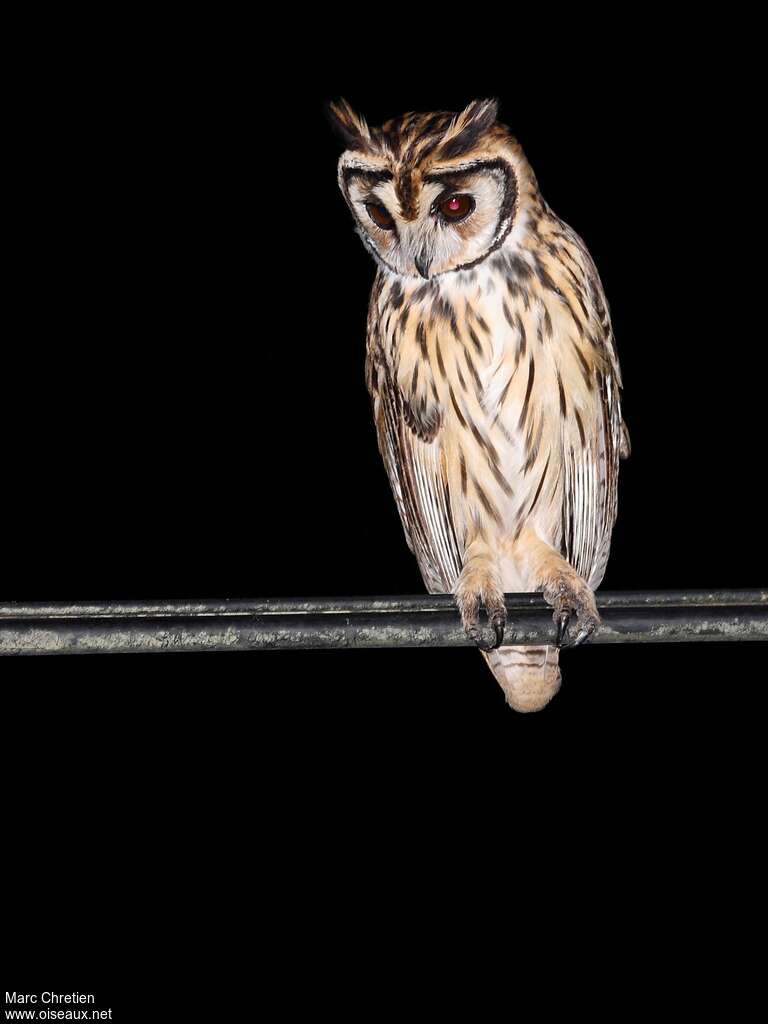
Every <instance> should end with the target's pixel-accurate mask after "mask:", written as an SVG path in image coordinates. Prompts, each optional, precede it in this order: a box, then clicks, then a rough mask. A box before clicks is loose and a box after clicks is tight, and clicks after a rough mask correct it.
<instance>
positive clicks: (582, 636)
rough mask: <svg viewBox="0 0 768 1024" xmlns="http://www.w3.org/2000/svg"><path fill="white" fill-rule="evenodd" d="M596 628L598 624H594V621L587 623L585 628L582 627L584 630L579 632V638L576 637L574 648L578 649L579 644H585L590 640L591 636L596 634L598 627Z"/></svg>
mask: <svg viewBox="0 0 768 1024" xmlns="http://www.w3.org/2000/svg"><path fill="white" fill-rule="evenodd" d="M596 626H597V623H596V622H594V621H592V620H591V619H590V620H589V621H588V622H587V624H586V626H583V627H582V628H581V629H580V630H579V633H578V636H577V637H576V639H575V640H574V641H573V644H572V646H573V647H578V646H579V644H583V643H584V641H585V640H588V639H589V637H591V636H592V634H593V633H594V632H595V627H596Z"/></svg>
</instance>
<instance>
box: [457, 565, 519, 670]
mask: <svg viewBox="0 0 768 1024" xmlns="http://www.w3.org/2000/svg"><path fill="white" fill-rule="evenodd" d="M456 604H457V605H458V608H459V612H460V614H461V622H462V625H463V626H464V632H465V633H466V634H467V636H468V637H469V639H470V640H471V641H472V642H473V643H475V644H477V646H478V647H479V648H480V650H481V651H492V650H494V649H495V648H496V647H500V646H501V644H502V642H503V640H504V627H505V626H506V624H507V609H506V606H505V604H504V594H503V593H502V591H501V589H500V588H499V587H498V585H497V583H496V581H495V580H494V579H492V578H489V577H488V576H484V575H481V573H479V572H477V571H473V572H464V573H462V575H461V577H460V579H459V583H458V585H457V587H456ZM481 605H482V606H483V607H484V608H485V613H486V615H487V616H488V623H489V624H490V626H491V628H492V629H493V636H494V642H492V643H489V641H488V638H487V635H484V632H483V628H482V626H481V625H480V608H481Z"/></svg>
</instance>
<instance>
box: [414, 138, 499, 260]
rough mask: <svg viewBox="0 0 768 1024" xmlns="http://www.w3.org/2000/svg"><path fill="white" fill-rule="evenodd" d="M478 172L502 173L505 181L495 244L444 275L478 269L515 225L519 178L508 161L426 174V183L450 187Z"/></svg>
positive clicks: (484, 162)
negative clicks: (452, 182) (479, 264)
mask: <svg viewBox="0 0 768 1024" xmlns="http://www.w3.org/2000/svg"><path fill="white" fill-rule="evenodd" d="M478 171H481V172H482V171H500V172H501V174H502V176H503V179H504V198H503V199H502V201H501V209H500V210H499V217H498V220H497V221H496V228H495V230H494V236H493V242H491V244H490V246H489V247H488V248H487V249H486V250H485V252H483V253H481V254H480V256H478V257H477V259H475V260H470V261H469V262H468V263H462V264H460V265H459V266H458V267H451V269H450V270H444V271H442V273H444V274H452V273H455V272H456V271H457V270H471V269H472V267H476V266H477V265H478V263H482V262H483V260H486V259H487V258H488V257H489V256H490V255H491V253H493V252H496V250H497V249H498V248H499V247H500V246H501V245H503V244H504V241H505V239H506V238H507V235H508V234H509V232H510V231H511V230H512V225H513V224H514V223H515V211H516V209H517V177H516V175H515V172H514V171H513V170H512V166H511V164H509V163H508V162H507V161H506V160H502V159H501V158H500V157H497V158H496V159H495V160H478V161H476V162H475V163H472V164H467V165H466V166H465V167H462V168H461V169H457V170H455V171H440V172H438V173H436V174H425V175H424V182H425V183H427V182H434V183H435V184H439V185H446V186H448V187H450V184H451V181H456V179H457V178H460V177H462V176H464V177H466V175H467V174H476V173H477V172H478ZM454 191H456V190H454ZM459 223H461V222H459ZM505 225H506V227H505ZM434 276H435V277H439V276H440V274H435V275H434Z"/></svg>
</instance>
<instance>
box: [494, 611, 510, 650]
mask: <svg viewBox="0 0 768 1024" xmlns="http://www.w3.org/2000/svg"><path fill="white" fill-rule="evenodd" d="M506 624H507V610H506V608H501V609H499V611H497V612H494V613H493V615H492V616H491V625H492V626H493V632H494V634H495V636H496V643H495V644H494V645H493V646H494V647H501V645H502V643H503V641H504V627H505V626H506Z"/></svg>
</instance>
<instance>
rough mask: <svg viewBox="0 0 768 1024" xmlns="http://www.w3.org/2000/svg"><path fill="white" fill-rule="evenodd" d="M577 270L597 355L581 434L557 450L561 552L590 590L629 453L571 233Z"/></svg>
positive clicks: (598, 315) (583, 259) (599, 313)
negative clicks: (588, 418)
mask: <svg viewBox="0 0 768 1024" xmlns="http://www.w3.org/2000/svg"><path fill="white" fill-rule="evenodd" d="M571 234H572V238H573V239H574V241H575V242H576V243H577V245H576V246H575V247H574V248H575V249H576V252H577V255H578V257H579V259H578V263H579V264H580V269H581V271H582V275H583V276H582V288H581V292H582V297H583V299H584V306H585V307H586V309H587V311H588V313H589V318H588V323H587V328H588V333H589V335H590V336H591V338H592V340H593V343H594V345H595V347H596V348H597V350H598V352H599V354H600V355H601V356H602V359H601V360H600V362H601V366H602V368H601V369H598V370H597V371H596V374H595V378H596V379H595V389H594V406H593V410H594V415H593V417H592V420H591V422H585V423H584V424H583V427H584V431H583V435H581V434H580V436H579V439H578V441H577V442H576V443H567V444H566V445H565V450H564V452H563V471H564V487H563V510H562V523H563V550H564V554H565V557H566V558H567V559H568V561H569V562H570V564H571V565H572V566H573V567H574V569H576V571H577V572H578V573H579V575H580V576H582V577H583V578H584V579H586V580H587V582H588V583H589V585H590V587H592V588H593V589H594V588H595V587H597V586H599V584H600V582H601V580H602V578H603V575H604V573H605V567H606V564H607V562H608V554H609V552H610V546H611V531H612V530H613V525H614V523H615V521H616V512H617V507H618V504H617V499H618V476H619V459H620V458H626V457H627V456H628V455H629V433H628V431H627V428H626V424H625V423H624V421H623V420H622V418H621V369H620V367H619V360H618V356H617V354H616V346H615V341H614V337H613V330H612V328H611V320H610V313H609V310H608V303H607V301H606V298H605V294H604V292H603V287H602V284H601V282H600V277H599V275H598V273H597V270H596V268H595V265H594V263H593V262H592V259H591V257H590V256H589V253H588V252H587V250H586V247H585V246H584V243H583V242H582V241H581V239H580V238H578V236H577V235H576V234H575V232H572V233H571Z"/></svg>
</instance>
